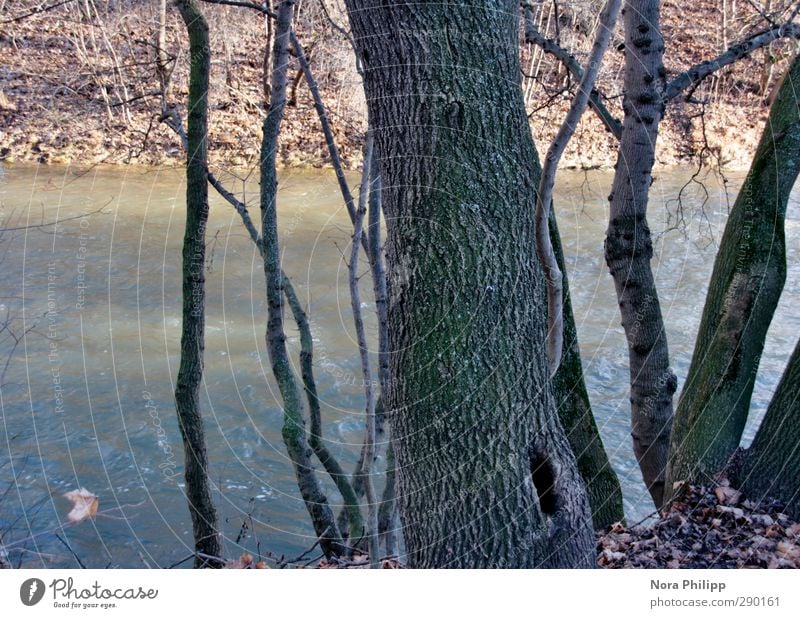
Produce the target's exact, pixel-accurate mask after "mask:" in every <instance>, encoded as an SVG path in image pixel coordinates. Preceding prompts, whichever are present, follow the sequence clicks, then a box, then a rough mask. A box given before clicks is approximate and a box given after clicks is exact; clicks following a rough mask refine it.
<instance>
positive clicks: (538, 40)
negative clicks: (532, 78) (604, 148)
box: [524, 3, 622, 139]
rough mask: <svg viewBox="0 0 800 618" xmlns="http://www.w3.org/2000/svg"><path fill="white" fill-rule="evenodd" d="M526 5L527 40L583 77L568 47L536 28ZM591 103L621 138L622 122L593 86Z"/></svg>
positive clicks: (577, 77) (606, 123)
mask: <svg viewBox="0 0 800 618" xmlns="http://www.w3.org/2000/svg"><path fill="white" fill-rule="evenodd" d="M524 6H525V41H526V42H528V43H531V44H533V45H537V46H539V47H540V48H541V49H542V50H543V51H544V52H546V53H548V54H550V55H552V56H554V57H555V58H557V59H558V60H559V61H561V63H562V64H563V65H564V66H565V67H567V69H568V70H569V72H570V73H572V75H573V76H574V77H575V78H576V79H577V80H582V79H583V68H582V67H581V65H580V63H579V62H578V61H577V60H576V59H575V57H574V56H573V55H572V54H570V53H569V52H568V51H567V50H566V49H564V48H563V47H561V46H560V45H559V44H558V43H556V42H555V41H553V40H552V39H548V38H547V37H545V36H544V35H543V34H542V33H541V32H539V30H538V29H537V28H536V25H535V24H534V21H533V12H532V11H531V5H530V4H528V3H524ZM589 105H590V106H591V108H592V109H593V110H594V112H595V113H596V114H597V117H598V118H599V119H600V121H601V122H602V123H603V124H604V125H605V127H606V128H607V129H608V130H609V131H610V132H611V134H612V135H613V136H614V137H616V138H617V139H620V137H622V123H621V122H620V121H619V120H617V119H616V118H615V117H614V114H612V113H611V112H610V111H609V110H608V108H607V107H606V106H605V104H604V103H603V100H602V98H601V97H600V94H599V93H598V92H597V90H595V89H594V88H592V90H591V91H590V92H589Z"/></svg>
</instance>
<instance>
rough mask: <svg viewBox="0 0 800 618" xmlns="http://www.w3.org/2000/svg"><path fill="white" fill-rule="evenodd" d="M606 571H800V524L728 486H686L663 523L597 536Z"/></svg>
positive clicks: (619, 528)
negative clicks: (747, 569) (781, 569)
mask: <svg viewBox="0 0 800 618" xmlns="http://www.w3.org/2000/svg"><path fill="white" fill-rule="evenodd" d="M597 550H598V559H597V563H598V565H599V566H601V567H603V568H606V569H630V568H634V569H648V568H659V569H678V568H680V569H734V568H745V569H746V568H752V569H763V568H769V569H774V568H800V524H799V523H797V522H795V521H793V520H792V519H790V518H789V517H787V516H786V515H785V514H784V513H783V507H782V505H781V504H779V503H777V502H774V501H769V500H767V501H765V502H764V503H762V504H754V503H753V502H751V501H749V500H745V499H743V498H742V495H741V493H739V492H738V491H736V490H735V489H733V488H731V487H729V486H727V484H726V483H724V482H723V483H722V484H720V485H717V486H716V487H697V486H687V487H683V488H682V491H681V495H680V497H679V499H678V500H676V501H675V502H673V504H672V506H671V507H670V509H669V511H668V512H667V513H666V514H665V515H663V516H662V517H661V518H660V519H658V520H656V521H655V522H654V523H652V524H648V525H635V526H632V527H630V528H628V527H625V526H623V525H622V524H615V525H614V526H612V527H611V528H610V529H609V530H607V531H605V532H603V533H601V534H599V535H598V541H597Z"/></svg>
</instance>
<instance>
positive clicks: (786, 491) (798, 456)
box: [732, 342, 800, 519]
mask: <svg viewBox="0 0 800 618" xmlns="http://www.w3.org/2000/svg"><path fill="white" fill-rule="evenodd" d="M737 459H738V461H737V465H736V466H735V470H734V473H733V475H732V476H733V482H734V483H735V484H736V486H738V487H739V488H741V489H742V490H743V491H744V492H745V494H746V495H747V496H748V497H749V498H750V500H753V501H755V502H761V501H762V500H764V499H765V498H768V497H769V498H777V499H778V500H780V501H781V502H782V503H783V504H784V506H785V508H786V512H787V513H788V514H789V515H790V516H791V517H793V518H795V519H797V518H800V478H799V477H798V470H800V342H798V344H797V345H796V346H795V349H794V354H792V357H791V359H790V360H789V365H788V366H787V367H786V371H785V372H784V374H783V377H782V378H781V381H780V383H779V384H778V389H777V390H776V391H775V395H774V396H773V398H772V401H771V402H770V404H769V408H768V409H767V414H766V416H765V417H764V420H763V421H762V422H761V427H759V429H758V433H757V434H756V439H755V440H754V441H753V444H752V445H751V446H750V448H749V449H747V450H746V451H744V453H742V454H741V456H740V457H738V458H737Z"/></svg>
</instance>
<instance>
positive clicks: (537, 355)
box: [347, 0, 594, 567]
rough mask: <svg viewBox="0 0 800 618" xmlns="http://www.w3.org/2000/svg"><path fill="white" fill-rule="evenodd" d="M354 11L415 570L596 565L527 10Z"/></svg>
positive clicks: (402, 491)
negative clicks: (541, 214) (551, 260)
mask: <svg viewBox="0 0 800 618" xmlns="http://www.w3.org/2000/svg"><path fill="white" fill-rule="evenodd" d="M347 8H348V13H349V17H350V21H351V24H352V29H353V33H354V36H355V39H356V42H357V45H358V46H359V52H360V54H361V57H362V59H363V63H364V75H365V89H366V93H367V102H368V106H369V112H370V117H371V119H372V120H373V123H374V125H373V130H374V131H375V139H376V148H377V151H378V156H379V163H380V172H381V181H382V183H383V191H382V196H383V206H384V212H385V214H386V220H387V234H388V236H387V249H386V253H387V281H388V297H389V303H388V324H389V343H390V356H389V370H390V378H391V379H390V384H389V388H388V392H387V393H384V395H385V397H386V407H387V416H388V419H389V423H390V428H391V431H392V443H393V446H394V449H395V451H394V454H395V458H396V469H397V483H398V489H399V491H398V501H399V505H400V513H401V518H402V520H403V530H404V538H405V542H406V547H407V550H408V562H409V564H410V565H411V566H413V567H442V566H450V567H534V566H557V567H569V566H581V567H591V566H592V565H593V564H594V542H593V535H592V526H591V514H590V510H589V504H588V500H587V497H586V491H585V488H584V485H583V481H582V479H581V477H580V474H579V472H578V469H577V465H576V462H575V458H574V456H573V454H572V452H571V450H570V448H569V444H568V442H567V440H566V437H565V435H564V432H563V429H562V427H561V425H560V423H559V421H558V416H557V414H556V411H555V406H554V401H553V395H552V390H551V387H550V384H549V380H548V369H547V358H546V353H545V326H546V310H545V289H544V280H543V276H542V272H541V266H540V265H539V264H538V261H537V258H536V254H535V249H534V246H535V222H534V208H535V196H536V188H537V184H538V180H539V178H538V168H537V167H536V166H535V165H534V164H533V161H535V158H536V151H535V148H534V145H533V141H532V139H531V137H530V131H529V129H528V124H527V117H526V114H525V108H524V102H523V97H522V90H521V86H520V83H519V81H518V80H519V75H520V66H519V59H518V41H517V34H518V26H519V24H518V11H517V3H516V1H515V0H507V1H503V2H498V3H493V4H492V5H491V6H489V5H488V4H487V3H483V2H477V1H467V2H462V3H458V4H456V5H442V4H435V3H416V4H412V3H406V2H400V1H389V2H386V1H378V0H368V1H366V2H364V1H360V2H356V1H355V0H349V1H348V3H347ZM378 34H379V35H380V36H376V35H378Z"/></svg>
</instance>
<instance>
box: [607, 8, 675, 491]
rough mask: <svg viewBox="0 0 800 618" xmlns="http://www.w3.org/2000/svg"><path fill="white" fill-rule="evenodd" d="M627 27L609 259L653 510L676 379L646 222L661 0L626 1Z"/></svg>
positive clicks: (659, 84)
mask: <svg viewBox="0 0 800 618" xmlns="http://www.w3.org/2000/svg"><path fill="white" fill-rule="evenodd" d="M624 23H625V80H624V90H625V96H624V99H623V103H622V108H623V111H624V113H625V120H624V123H623V130H622V138H621V140H620V146H619V155H618V158H617V164H616V172H615V174H614V183H613V186H612V189H611V195H609V198H608V199H609V202H610V211H609V223H608V230H607V232H606V243H605V256H606V263H607V264H608V268H609V270H610V272H611V276H612V277H613V279H614V287H615V288H616V292H617V300H618V302H619V309H620V314H621V315H622V326H623V328H624V329H625V336H626V338H627V341H628V358H629V364H630V382H631V397H630V400H631V435H632V437H633V449H634V453H635V454H636V459H637V461H638V462H639V467H640V468H641V470H642V476H643V477H644V481H645V484H646V485H647V488H648V489H649V491H650V495H651V496H652V497H653V501H654V502H655V504H656V506H661V502H662V499H663V495H664V472H665V468H666V465H667V455H668V450H669V433H670V424H671V421H672V411H673V408H672V396H673V394H674V393H675V390H676V389H677V386H678V380H677V377H676V376H675V374H674V373H673V371H672V369H671V368H670V366H669V351H668V349H667V338H666V332H665V331H664V321H663V319H662V316H661V306H660V304H659V301H658V292H657V291H656V285H655V281H654V279H653V271H652V270H651V268H650V259H651V258H652V257H653V246H652V241H651V238H650V229H649V227H648V225H647V199H648V193H649V190H650V184H651V182H652V170H653V164H654V162H655V148H656V137H657V135H658V125H659V123H660V122H661V117H662V115H663V113H664V103H663V92H664V86H665V75H666V73H665V70H664V65H663V52H664V39H663V38H662V36H661V31H660V27H659V2H658V0H627V1H626V3H625V18H624Z"/></svg>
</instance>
